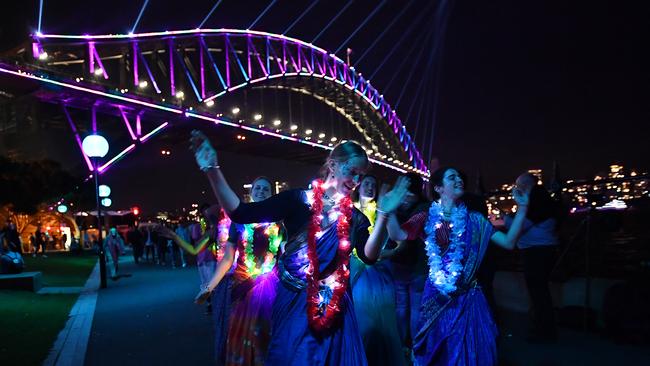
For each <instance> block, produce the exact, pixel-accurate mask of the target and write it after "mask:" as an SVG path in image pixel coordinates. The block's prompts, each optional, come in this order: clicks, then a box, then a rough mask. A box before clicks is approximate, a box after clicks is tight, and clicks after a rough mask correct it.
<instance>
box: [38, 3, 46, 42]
mask: <svg viewBox="0 0 650 366" xmlns="http://www.w3.org/2000/svg"><path fill="white" fill-rule="evenodd" d="M43 1H45V0H40V1H39V4H38V28H37V29H36V31H37V32H38V33H39V34H40V33H41V24H42V21H43Z"/></svg>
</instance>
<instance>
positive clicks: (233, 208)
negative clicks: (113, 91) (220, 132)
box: [192, 131, 408, 365]
mask: <svg viewBox="0 0 650 366" xmlns="http://www.w3.org/2000/svg"><path fill="white" fill-rule="evenodd" d="M192 145H193V147H194V149H195V157H196V160H197V163H198V165H199V167H200V168H201V170H203V171H204V172H206V174H207V176H208V179H209V180H210V184H211V186H212V189H213V191H214V193H215V195H216V196H217V198H218V200H219V202H220V203H221V204H222V206H223V207H224V209H225V210H226V212H228V214H229V215H230V217H231V219H232V220H233V221H234V222H238V223H241V224H245V223H252V222H277V221H283V223H284V226H285V228H286V230H287V236H288V241H287V243H286V245H285V251H284V253H283V254H282V256H281V257H280V258H279V260H278V277H279V278H280V283H279V284H278V286H277V293H276V298H275V302H274V303H273V310H272V313H273V314H272V320H271V324H272V326H271V327H272V334H271V338H272V339H271V344H270V345H269V350H268V356H267V359H266V362H265V364H266V365H366V357H365V354H364V349H363V344H362V341H361V337H360V336H359V330H358V326H357V322H356V318H355V316H354V308H353V305H352V299H351V296H350V289H349V287H348V282H349V275H350V270H349V260H350V253H351V251H352V248H355V249H356V250H357V254H358V255H359V258H360V259H361V260H363V261H365V262H367V263H372V262H374V261H376V260H377V258H378V256H379V252H380V250H381V244H382V243H383V238H382V231H383V228H384V227H385V225H386V221H387V214H388V213H389V212H392V211H394V210H395V209H396V208H397V207H398V206H399V203H400V202H401V200H402V199H403V197H404V195H405V194H406V189H407V187H408V181H406V180H399V181H398V183H397V184H396V186H395V188H394V189H393V190H392V191H391V192H389V193H387V194H386V195H384V196H383V197H380V199H379V202H378V209H377V212H378V217H377V220H376V222H375V230H374V231H373V232H372V234H369V233H368V226H369V225H370V223H369V222H368V219H367V218H366V217H365V216H364V215H363V214H362V213H361V212H359V211H358V210H356V209H354V208H353V205H352V201H351V200H350V197H349V195H350V193H351V192H352V191H353V190H354V188H355V187H356V186H357V185H358V184H359V180H360V177H361V176H362V175H363V174H364V173H365V172H366V170H367V169H368V165H369V162H368V157H367V155H366V153H365V151H364V150H363V148H362V147H361V146H360V145H359V144H357V143H355V142H352V141H347V142H344V143H341V144H339V145H337V146H336V147H335V148H334V149H333V150H332V152H331V153H330V155H329V157H328V159H327V161H326V164H325V165H324V167H323V173H324V174H323V176H324V179H323V180H317V181H314V182H313V185H312V189H311V190H289V191H285V192H282V193H280V194H277V195H275V196H273V197H271V198H269V199H267V200H265V201H262V202H255V203H242V202H240V200H239V198H238V197H237V195H236V194H235V193H234V192H233V191H232V189H231V188H230V186H229V185H228V183H227V182H226V179H225V177H224V175H223V174H222V172H221V170H220V168H219V164H218V161H217V153H216V151H215V150H214V148H213V147H212V146H211V145H210V142H209V141H208V140H207V138H206V137H205V136H204V135H203V134H201V133H200V132H198V131H193V132H192Z"/></svg>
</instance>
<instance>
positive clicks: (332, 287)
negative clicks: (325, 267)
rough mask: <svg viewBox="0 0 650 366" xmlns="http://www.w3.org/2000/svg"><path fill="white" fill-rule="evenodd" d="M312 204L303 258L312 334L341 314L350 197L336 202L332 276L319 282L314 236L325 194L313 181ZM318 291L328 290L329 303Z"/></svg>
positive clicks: (347, 257)
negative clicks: (335, 244) (305, 268)
mask: <svg viewBox="0 0 650 366" xmlns="http://www.w3.org/2000/svg"><path fill="white" fill-rule="evenodd" d="M312 187H313V190H312V192H313V202H312V205H311V213H312V219H311V222H310V223H309V231H308V233H307V256H308V258H309V266H308V268H307V271H306V272H307V320H308V323H309V326H310V327H311V328H312V329H313V330H315V331H323V330H326V329H328V328H329V327H330V326H331V325H332V323H333V322H334V320H335V319H336V316H337V315H338V313H339V312H340V311H341V307H340V303H341V300H342V299H343V297H344V296H345V291H346V289H347V286H348V280H349V278H350V269H349V264H350V251H351V245H350V239H349V237H350V235H349V234H350V232H349V231H350V221H351V220H352V207H353V205H352V200H351V199H350V197H348V196H346V197H343V198H342V199H341V200H339V201H338V209H337V210H338V212H339V216H338V221H337V223H336V234H337V236H338V239H339V246H338V249H337V252H336V259H335V260H336V261H337V264H338V265H337V267H336V270H334V272H332V274H330V275H329V276H328V277H327V278H324V279H323V280H319V277H320V270H319V262H318V255H317V253H316V233H320V230H321V222H322V220H323V216H322V211H323V193H324V191H325V189H324V187H323V182H322V181H321V180H316V181H314V182H312ZM321 287H325V288H326V289H329V292H330V293H331V296H327V297H329V302H327V301H326V299H325V298H324V297H323V295H322V294H321V293H320V292H321Z"/></svg>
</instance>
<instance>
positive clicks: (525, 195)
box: [512, 186, 530, 207]
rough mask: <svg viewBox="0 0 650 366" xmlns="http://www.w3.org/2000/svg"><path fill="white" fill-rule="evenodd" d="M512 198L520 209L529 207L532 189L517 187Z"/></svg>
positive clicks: (513, 190)
mask: <svg viewBox="0 0 650 366" xmlns="http://www.w3.org/2000/svg"><path fill="white" fill-rule="evenodd" d="M512 198H513V199H514V200H515V202H516V203H517V206H518V207H521V206H528V203H529V202H530V189H526V190H523V189H521V188H518V187H516V186H515V187H514V188H513V189H512Z"/></svg>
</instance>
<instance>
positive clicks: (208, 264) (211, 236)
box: [156, 205, 232, 365]
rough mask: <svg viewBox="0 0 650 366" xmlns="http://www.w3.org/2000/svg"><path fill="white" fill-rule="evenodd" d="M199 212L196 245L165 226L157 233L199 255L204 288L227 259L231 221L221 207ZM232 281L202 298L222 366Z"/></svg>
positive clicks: (219, 363) (205, 207) (200, 274)
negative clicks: (225, 257) (209, 315)
mask: <svg viewBox="0 0 650 366" xmlns="http://www.w3.org/2000/svg"><path fill="white" fill-rule="evenodd" d="M200 212H201V214H202V216H203V217H201V220H200V222H199V223H198V224H197V226H198V227H197V229H198V230H196V231H198V232H197V233H196V234H197V236H199V239H198V240H197V242H196V243H195V244H194V245H192V244H191V243H189V242H188V241H187V238H183V237H181V236H179V235H178V234H177V233H175V232H174V231H173V230H171V229H169V228H166V227H164V226H157V227H156V231H157V232H159V233H160V235H162V236H164V237H167V238H169V239H172V240H173V241H174V242H175V243H176V244H178V246H179V247H180V248H182V249H183V250H185V251H186V252H188V253H189V254H192V255H195V256H196V262H197V267H198V270H199V279H200V282H201V283H200V288H201V289H205V288H206V286H208V283H209V282H210V280H211V278H212V277H213V275H214V273H215V270H216V269H217V266H218V264H219V263H220V262H222V261H223V260H224V256H225V248H226V247H227V245H226V242H227V240H228V229H229V227H230V223H231V222H230V219H229V218H228V216H227V215H226V214H225V212H223V210H222V209H221V207H220V206H219V205H213V206H207V205H202V206H201V208H200ZM230 264H232V262H230ZM230 280H231V277H230V276H225V278H223V279H222V280H221V281H220V282H219V285H218V286H217V287H216V289H214V288H213V291H212V292H210V293H209V297H206V298H203V301H205V300H206V299H207V300H208V304H207V307H206V313H208V314H210V313H211V314H212V320H213V323H214V330H215V360H216V363H217V364H218V365H223V364H224V362H225V358H226V339H227V331H228V319H229V315H230V303H231V301H230V298H231V294H230V290H231V286H230Z"/></svg>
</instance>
